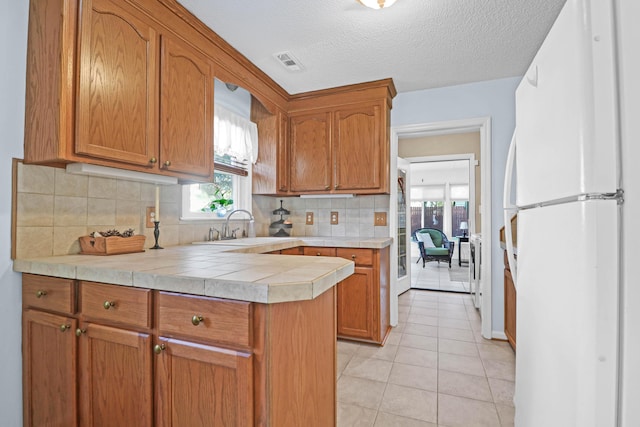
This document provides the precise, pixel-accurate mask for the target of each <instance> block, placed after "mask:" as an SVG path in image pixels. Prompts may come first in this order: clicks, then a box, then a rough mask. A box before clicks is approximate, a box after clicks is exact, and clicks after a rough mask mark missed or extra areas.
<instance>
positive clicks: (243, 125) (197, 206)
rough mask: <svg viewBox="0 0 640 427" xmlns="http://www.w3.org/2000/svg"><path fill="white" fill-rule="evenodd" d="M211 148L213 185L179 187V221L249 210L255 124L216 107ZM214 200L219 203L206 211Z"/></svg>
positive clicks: (254, 151)
mask: <svg viewBox="0 0 640 427" xmlns="http://www.w3.org/2000/svg"><path fill="white" fill-rule="evenodd" d="M213 145H214V149H215V153H214V170H215V171H216V172H215V173H214V177H213V182H212V183H206V184H192V185H185V186H183V189H182V215H181V217H180V218H181V219H183V220H190V219H207V220H212V219H222V218H225V217H226V216H227V214H228V213H229V212H230V211H231V210H233V209H247V210H250V209H251V161H255V160H256V157H257V152H258V128H257V126H256V124H255V123H252V122H251V121H249V120H248V119H246V118H244V117H241V116H239V115H237V114H235V113H234V112H232V111H230V110H227V109H225V108H224V107H221V106H219V105H216V106H215V117H214V143H213ZM216 200H218V201H219V202H218V203H216V204H214V206H213V209H210V208H209V206H210V205H211V202H212V201H216ZM231 201H232V202H231ZM216 208H217V209H216ZM203 209H204V210H203Z"/></svg>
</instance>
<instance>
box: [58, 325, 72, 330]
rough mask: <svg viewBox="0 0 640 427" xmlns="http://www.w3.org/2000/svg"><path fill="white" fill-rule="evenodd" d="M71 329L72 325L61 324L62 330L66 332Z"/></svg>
mask: <svg viewBox="0 0 640 427" xmlns="http://www.w3.org/2000/svg"><path fill="white" fill-rule="evenodd" d="M69 329H71V325H60V332H66V331H68V330H69Z"/></svg>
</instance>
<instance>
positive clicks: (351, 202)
mask: <svg viewBox="0 0 640 427" xmlns="http://www.w3.org/2000/svg"><path fill="white" fill-rule="evenodd" d="M280 200H282V206H283V207H284V208H285V209H287V210H288V211H290V212H291V215H289V216H288V217H286V218H287V219H288V220H289V221H291V223H292V225H293V227H292V228H291V235H292V236H323V237H388V236H389V226H378V227H374V226H373V213H374V212H386V213H387V214H388V213H389V196H388V195H377V196H354V197H352V198H337V197H336V198H321V199H306V198H300V197H269V196H253V214H254V216H255V217H256V224H259V227H260V228H259V229H258V228H256V232H258V234H259V235H263V236H267V235H269V224H271V223H272V222H274V221H277V220H279V219H280V216H279V215H273V214H272V212H273V211H274V210H275V209H278V208H279V207H280ZM307 212H311V213H313V225H306V213H307ZM331 212H338V224H337V225H332V224H331Z"/></svg>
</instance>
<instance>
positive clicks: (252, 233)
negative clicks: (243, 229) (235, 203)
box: [222, 209, 256, 240]
mask: <svg viewBox="0 0 640 427" xmlns="http://www.w3.org/2000/svg"><path fill="white" fill-rule="evenodd" d="M236 212H245V213H247V214H249V233H248V237H256V236H255V234H256V233H255V231H254V228H253V223H254V218H253V214H252V213H251V212H249V211H248V210H246V209H235V210H232V211H231V212H229V215H227V220H226V221H225V223H224V228H223V229H222V239H226V240H229V239H235V238H236V233H235V231H236V230H237V229H236V230H233V232H230V231H229V220H230V219H231V216H232V215H233V214H235V213H236Z"/></svg>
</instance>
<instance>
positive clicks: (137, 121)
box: [75, 0, 158, 166]
mask: <svg viewBox="0 0 640 427" xmlns="http://www.w3.org/2000/svg"><path fill="white" fill-rule="evenodd" d="M81 13H82V14H81V19H80V34H81V36H80V41H79V42H80V51H79V55H80V57H79V87H78V114H77V138H76V144H75V148H76V153H77V154H82V155H88V156H94V157H98V158H102V159H111V160H116V161H119V162H126V163H133V164H136V165H142V166H153V163H152V160H151V159H152V158H156V157H157V154H156V150H157V130H156V124H155V123H156V119H155V114H156V108H155V106H156V104H157V101H156V98H157V85H156V84H155V82H156V72H157V71H156V64H157V59H156V55H157V39H158V37H157V34H156V32H155V31H154V29H153V28H151V27H150V26H149V25H148V24H147V23H145V22H144V21H142V20H140V19H139V18H137V17H135V16H134V15H133V14H132V13H129V12H128V11H127V10H126V9H124V8H123V7H121V6H117V5H115V4H114V3H112V2H111V1H109V0H84V1H83V2H82V12H81Z"/></svg>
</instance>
